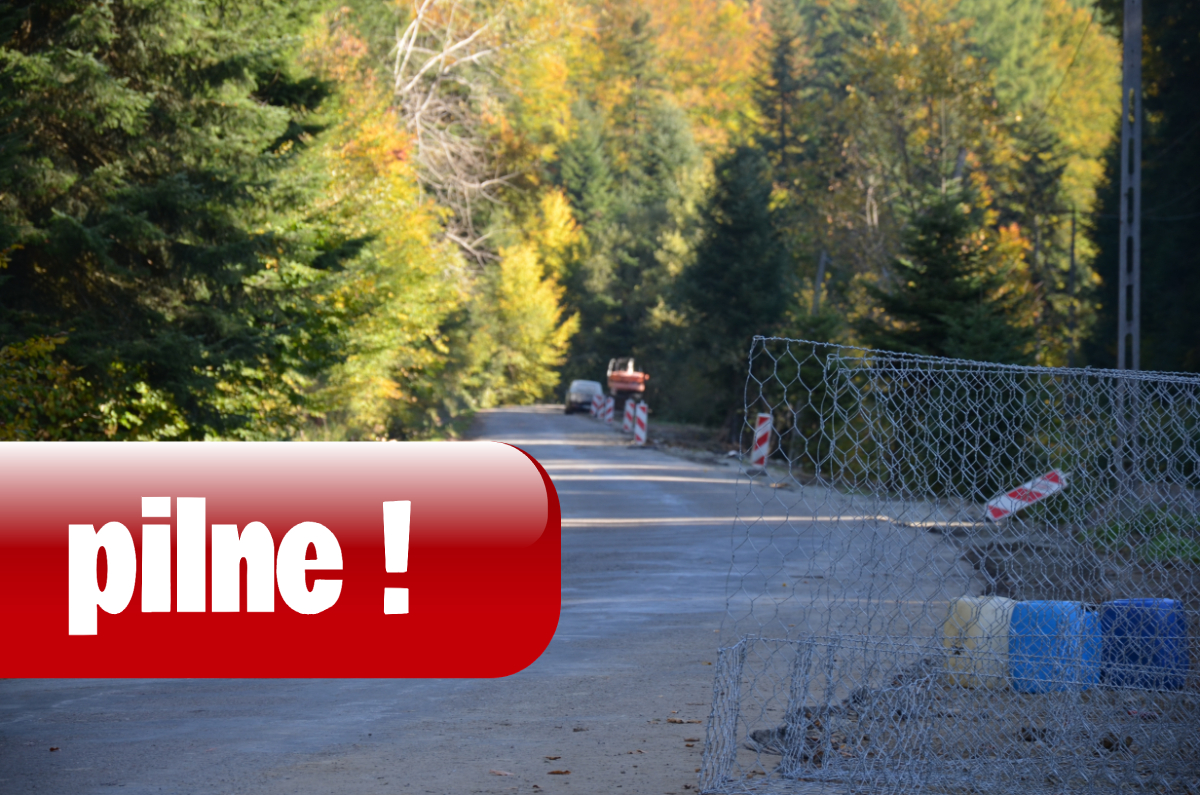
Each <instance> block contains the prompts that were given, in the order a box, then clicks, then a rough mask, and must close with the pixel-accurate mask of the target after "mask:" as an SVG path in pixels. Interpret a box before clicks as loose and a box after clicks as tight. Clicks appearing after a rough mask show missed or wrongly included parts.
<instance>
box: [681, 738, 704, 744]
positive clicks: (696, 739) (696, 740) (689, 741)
mask: <svg viewBox="0 0 1200 795" xmlns="http://www.w3.org/2000/svg"><path fill="white" fill-rule="evenodd" d="M683 741H684V742H685V743H698V742H700V738H699V737H684V738H683Z"/></svg>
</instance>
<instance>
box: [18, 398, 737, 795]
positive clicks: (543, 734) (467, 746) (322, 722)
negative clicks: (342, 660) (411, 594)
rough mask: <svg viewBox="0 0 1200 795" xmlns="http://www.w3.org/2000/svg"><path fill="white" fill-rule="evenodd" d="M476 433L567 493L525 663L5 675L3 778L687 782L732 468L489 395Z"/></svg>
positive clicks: (402, 788)
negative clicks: (333, 674) (351, 672)
mask: <svg viewBox="0 0 1200 795" xmlns="http://www.w3.org/2000/svg"><path fill="white" fill-rule="evenodd" d="M472 435H473V436H474V437H475V438H481V439H496V440H501V441H507V442H510V443H513V444H516V445H518V446H519V447H521V448H523V449H525V450H527V451H528V452H529V453H531V454H532V455H533V456H534V457H535V458H537V459H538V461H540V462H541V463H542V465H543V466H545V468H546V470H547V471H548V472H549V473H550V475H551V477H552V478H553V479H554V482H555V486H556V488H557V489H558V493H559V497H560V499H561V502H562V512H563V561H562V567H563V568H562V582H563V589H562V615H561V619H560V622H559V627H558V632H557V633H556V635H555V637H554V640H553V641H552V642H551V644H550V646H549V648H548V649H547V650H546V652H545V653H544V654H543V655H542V657H541V658H540V659H539V660H537V662H535V663H534V664H533V665H532V666H530V667H529V668H527V669H526V670H525V671H523V672H521V673H519V674H517V675H514V676H511V677H508V678H505V679H496V680H103V681H98V680H82V681H81V680H9V681H3V682H0V793H4V794H5V795H7V793H28V792H37V793H73V794H74V793H78V794H79V795H84V794H85V793H104V794H105V795H111V793H115V792H121V793H130V795H132V793H221V794H222V795H224V794H226V793H264V794H268V793H269V794H272V795H273V794H274V793H347V794H351V793H354V794H357V793H364V794H367V793H370V794H371V795H375V794H378V793H417V792H431V793H447V794H450V793H453V794H454V795H458V793H509V792H540V793H576V794H577V795H582V794H583V793H611V792H621V793H631V794H632V793H654V794H655V795H659V794H660V793H684V792H688V791H694V790H695V788H696V781H697V774H696V771H697V769H698V768H699V767H700V755H701V751H702V749H703V745H704V743H703V736H704V726H703V723H701V721H702V720H703V719H704V718H705V717H706V716H707V714H708V711H709V704H710V700H711V693H712V684H713V670H714V669H713V666H712V663H713V662H715V660H716V649H717V644H718V638H719V637H720V635H719V633H718V631H717V630H718V628H719V627H720V623H721V618H722V616H723V614H724V594H725V581H726V574H727V572H728V569H729V555H730V526H731V521H732V520H731V519H730V518H729V517H731V516H732V515H733V512H734V489H735V486H734V477H735V474H736V469H735V468H734V466H725V465H722V464H721V463H720V462H714V463H711V464H707V465H706V464H702V463H695V462H692V461H688V460H683V459H680V458H676V457H671V456H668V455H666V454H664V453H660V452H657V451H655V450H649V449H637V448H632V447H630V446H629V445H628V443H627V442H626V440H625V439H624V437H622V436H620V435H619V434H618V433H615V432H613V431H611V430H608V429H606V428H604V427H603V426H601V425H600V424H599V423H597V422H596V421H594V420H592V419H590V418H588V417H586V416H580V415H575V416H570V417H566V416H563V414H562V412H561V409H558V408H555V407H546V406H543V407H533V408H519V409H501V410H495V411H490V412H484V413H483V414H482V415H481V416H480V417H479V419H478V422H477V424H476V427H475V431H474V432H473V434H472ZM463 488H464V497H466V496H469V493H470V492H469V489H470V484H464V486H463ZM462 631H463V632H468V633H469V632H470V631H471V630H470V623H469V620H468V621H464V624H463V627H462ZM0 653H4V654H17V653H20V651H19V649H16V648H13V647H8V648H7V649H4V650H3V651H0ZM480 653H481V654H485V653H486V650H485V649H481V650H480ZM670 721H676V722H670ZM51 748H57V749H59V750H57V751H51V750H50V749H51ZM552 771H569V773H553V772H552Z"/></svg>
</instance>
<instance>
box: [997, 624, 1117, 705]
mask: <svg viewBox="0 0 1200 795" xmlns="http://www.w3.org/2000/svg"><path fill="white" fill-rule="evenodd" d="M1102 651H1103V647H1102V643H1101V639H1100V622H1099V621H1098V620H1097V619H1096V616H1095V615H1094V614H1090V613H1088V612H1087V611H1085V610H1084V609H1083V605H1081V604H1079V603H1078V602H1017V604H1016V605H1015V606H1014V607H1013V612H1012V621H1011V623H1010V625H1009V632H1008V664H1009V676H1010V677H1011V679H1012V687H1013V690H1016V691H1017V692H1020V693H1052V692H1059V691H1064V690H1086V689H1087V688H1088V687H1091V686H1092V685H1095V684H1097V683H1098V682H1099V681H1100V659H1101V656H1102Z"/></svg>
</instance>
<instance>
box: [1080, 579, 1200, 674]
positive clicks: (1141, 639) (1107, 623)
mask: <svg viewBox="0 0 1200 795" xmlns="http://www.w3.org/2000/svg"><path fill="white" fill-rule="evenodd" d="M1100 625H1101V630H1102V632H1103V634H1104V640H1103V646H1102V651H1101V657H1102V667H1103V680H1104V683H1105V684H1106V685H1108V686H1109V687H1136V688H1146V689H1150V690H1180V689H1182V688H1183V686H1184V682H1185V680H1186V679H1187V671H1188V642H1187V619H1186V617H1185V616H1184V614H1183V605H1181V604H1180V603H1179V602H1177V601H1175V600H1174V599H1118V600H1116V601H1113V602H1105V603H1104V604H1103V605H1101V607H1100Z"/></svg>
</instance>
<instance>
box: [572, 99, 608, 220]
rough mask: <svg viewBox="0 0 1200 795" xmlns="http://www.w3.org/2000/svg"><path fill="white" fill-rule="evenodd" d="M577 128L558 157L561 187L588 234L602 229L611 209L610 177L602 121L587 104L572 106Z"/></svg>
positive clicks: (580, 103)
mask: <svg viewBox="0 0 1200 795" xmlns="http://www.w3.org/2000/svg"><path fill="white" fill-rule="evenodd" d="M574 115H575V118H576V119H577V120H578V123H579V127H578V128H577V130H576V132H575V135H574V136H573V137H572V138H571V139H570V140H569V141H567V143H566V144H564V145H563V147H562V149H561V152H560V154H559V172H560V174H561V178H562V184H563V186H564V187H565V188H566V189H567V194H568V195H569V196H570V198H571V206H572V207H573V208H574V209H575V214H576V216H577V217H578V218H579V220H580V222H581V223H582V224H583V226H584V228H585V229H587V230H590V231H598V230H599V229H600V228H602V227H603V225H604V223H605V221H606V220H607V219H608V216H609V213H610V211H611V210H612V206H613V202H614V196H613V174H612V169H611V167H610V166H609V163H608V155H607V153H606V152H605V151H604V144H605V141H604V122H603V119H601V118H600V115H599V114H598V113H596V111H595V110H594V109H593V108H592V107H591V106H590V105H589V104H588V103H586V102H579V103H577V104H576V106H575V114H574Z"/></svg>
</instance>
